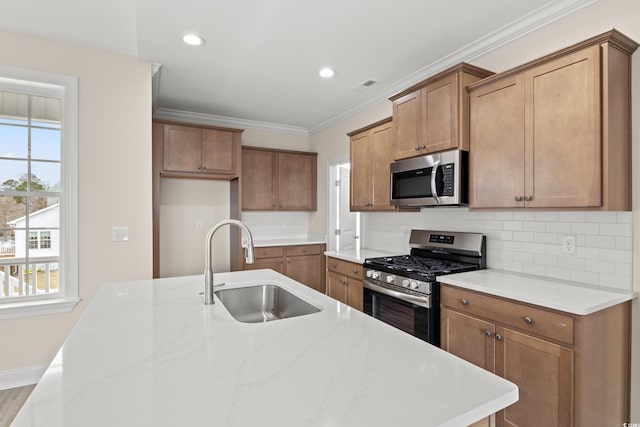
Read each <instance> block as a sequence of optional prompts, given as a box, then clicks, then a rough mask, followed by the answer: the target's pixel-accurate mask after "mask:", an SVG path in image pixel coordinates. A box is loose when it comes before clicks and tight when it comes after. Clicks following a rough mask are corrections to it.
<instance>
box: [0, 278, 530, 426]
mask: <svg viewBox="0 0 640 427" xmlns="http://www.w3.org/2000/svg"><path fill="white" fill-rule="evenodd" d="M215 282H216V284H219V283H222V282H225V283H226V285H224V286H221V287H220V288H218V289H230V288H234V287H245V286H252V285H258V284H265V283H267V284H275V285H278V286H280V287H282V288H284V289H285V290H288V291H289V292H291V293H293V294H294V295H296V296H298V297H299V298H301V299H303V300H305V301H306V302H308V303H310V304H312V305H314V306H315V307H317V308H319V309H320V311H319V312H317V313H313V314H307V315H303V316H299V317H294V318H289V319H281V320H275V321H271V322H267V323H242V322H238V321H236V320H235V319H234V318H233V317H232V316H231V314H230V313H229V312H228V311H227V309H226V308H225V307H224V306H223V305H222V304H221V303H220V301H219V300H218V299H217V298H216V304H214V305H209V306H205V305H204V304H203V302H202V296H201V295H200V294H199V293H200V292H202V290H203V278H202V276H188V277H177V278H168V279H156V280H142V281H134V282H125V283H112V284H107V285H104V286H103V287H102V288H101V289H100V290H99V291H98V293H97V295H96V296H95V298H94V299H93V301H92V302H91V304H90V305H89V307H88V308H87V310H86V312H85V313H84V314H83V315H82V317H81V319H80V320H79V322H78V324H77V325H76V326H75V327H74V328H73V330H72V331H71V333H70V335H69V336H68V337H67V339H66V340H65V342H64V344H63V346H62V347H61V349H60V351H59V352H58V354H57V355H56V357H55V358H54V360H53V361H52V363H51V365H50V366H49V368H48V369H47V371H46V372H45V374H44V376H43V377H42V379H41V380H40V382H39V383H38V385H37V386H36V388H35V389H34V391H33V393H32V394H31V396H30V397H29V399H28V400H27V402H26V403H25V405H24V407H23V408H22V409H21V410H20V412H19V413H18V415H17V417H16V419H15V420H14V423H13V424H12V426H13V427H26V426H32V427H34V426H47V427H56V426H60V427H62V426H64V427H76V426H77V427H86V426H93V427H96V426H137V427H142V426H171V427H174V426H205V425H216V426H256V425H265V426H271V425H279V426H332V427H337V426H349V427H353V426H369V427H371V426H391V425H393V426H418V425H419V426H465V425H468V424H471V423H473V422H475V421H477V420H480V419H482V418H484V417H486V416H488V415H489V414H492V413H494V412H496V411H498V410H500V409H502V408H504V407H506V406H508V405H510V404H512V403H514V402H516V401H517V399H518V389H517V387H516V386H515V385H514V384H512V383H511V382H508V381H506V380H504V379H502V378H499V377H497V376H495V375H493V374H491V373H489V372H487V371H485V370H483V369H480V368H478V367H475V366H473V365H471V364H469V363H467V362H465V361H463V360H461V359H459V358H457V357H455V356H453V355H450V354H448V353H446V352H444V351H442V350H441V349H439V348H436V347H434V346H432V345H430V344H427V343H426V342H423V341H421V340H419V339H417V338H414V337H412V336H411V335H409V334H406V333H404V332H401V331H399V330H397V329H395V328H392V327H390V326H388V325H386V324H384V323H382V322H379V321H378V320H375V319H373V318H371V317H369V316H367V315H365V314H363V313H361V312H358V311H357V310H353V309H351V308H349V307H347V306H346V305H344V304H341V303H339V302H337V301H335V300H333V299H331V298H329V297H327V296H325V295H323V294H320V293H318V292H316V291H314V290H312V289H310V288H308V287H306V286H304V285H301V284H299V283H298V282H295V281H293V280H291V279H289V278H287V277H285V276H283V275H281V274H278V273H276V272H273V271H272V270H253V271H243V272H233V273H221V274H216V275H215Z"/></svg>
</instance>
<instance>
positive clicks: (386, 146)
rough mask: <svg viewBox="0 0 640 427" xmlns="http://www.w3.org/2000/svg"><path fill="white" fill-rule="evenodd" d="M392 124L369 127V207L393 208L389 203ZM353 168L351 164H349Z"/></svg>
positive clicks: (378, 208)
mask: <svg viewBox="0 0 640 427" xmlns="http://www.w3.org/2000/svg"><path fill="white" fill-rule="evenodd" d="M391 132H392V125H391V123H386V124H384V125H382V126H379V127H376V128H374V129H371V138H370V147H371V173H372V176H371V178H370V179H371V183H372V184H371V185H372V186H373V187H372V189H371V197H372V198H371V204H372V206H371V209H373V210H377V211H384V210H395V206H393V205H391V168H390V167H391V162H392V161H393V140H392V136H393V135H392V134H391ZM351 167H352V168H353V164H352V165H351Z"/></svg>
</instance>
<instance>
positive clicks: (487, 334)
mask: <svg viewBox="0 0 640 427" xmlns="http://www.w3.org/2000/svg"><path fill="white" fill-rule="evenodd" d="M484 334H485V336H487V337H490V336H491V335H493V334H492V333H491V331H489V330H486V331H484Z"/></svg>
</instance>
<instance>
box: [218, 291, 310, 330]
mask: <svg viewBox="0 0 640 427" xmlns="http://www.w3.org/2000/svg"><path fill="white" fill-rule="evenodd" d="M216 296H217V297H218V298H219V299H220V301H221V302H222V305H224V306H225V307H226V309H227V310H229V313H231V315H232V316H233V318H234V319H236V320H237V321H239V322H245V323H261V322H270V321H272V320H279V319H286V318H288V317H296V316H304V315H305V314H311V313H317V312H319V311H320V309H318V308H317V307H314V306H313V305H311V304H309V303H308V302H306V301H303V300H302V299H300V298H298V297H297V296H295V295H293V294H292V293H290V292H288V291H286V290H284V289H282V288H281V287H280V286H276V285H258V286H248V287H245V288H235V289H224V290H220V291H216Z"/></svg>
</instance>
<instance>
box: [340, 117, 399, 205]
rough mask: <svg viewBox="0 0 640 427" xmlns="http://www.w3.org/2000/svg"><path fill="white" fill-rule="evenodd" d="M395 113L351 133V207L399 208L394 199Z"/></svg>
mask: <svg viewBox="0 0 640 427" xmlns="http://www.w3.org/2000/svg"><path fill="white" fill-rule="evenodd" d="M392 129H393V128H392V121H391V117H389V118H387V119H384V120H381V121H379V122H376V123H374V124H372V125H370V126H367V127H365V128H362V129H358V130H356V131H353V132H351V133H349V134H348V135H349V137H350V161H351V172H350V174H351V182H350V185H351V188H350V190H351V191H350V194H351V196H350V206H351V211H389V210H395V209H396V208H395V206H393V205H391V203H390V199H389V198H390V194H391V190H390V185H391V184H390V177H389V173H390V169H389V167H390V164H391V162H392V161H393V154H394V150H393V140H392V136H393V135H392Z"/></svg>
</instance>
